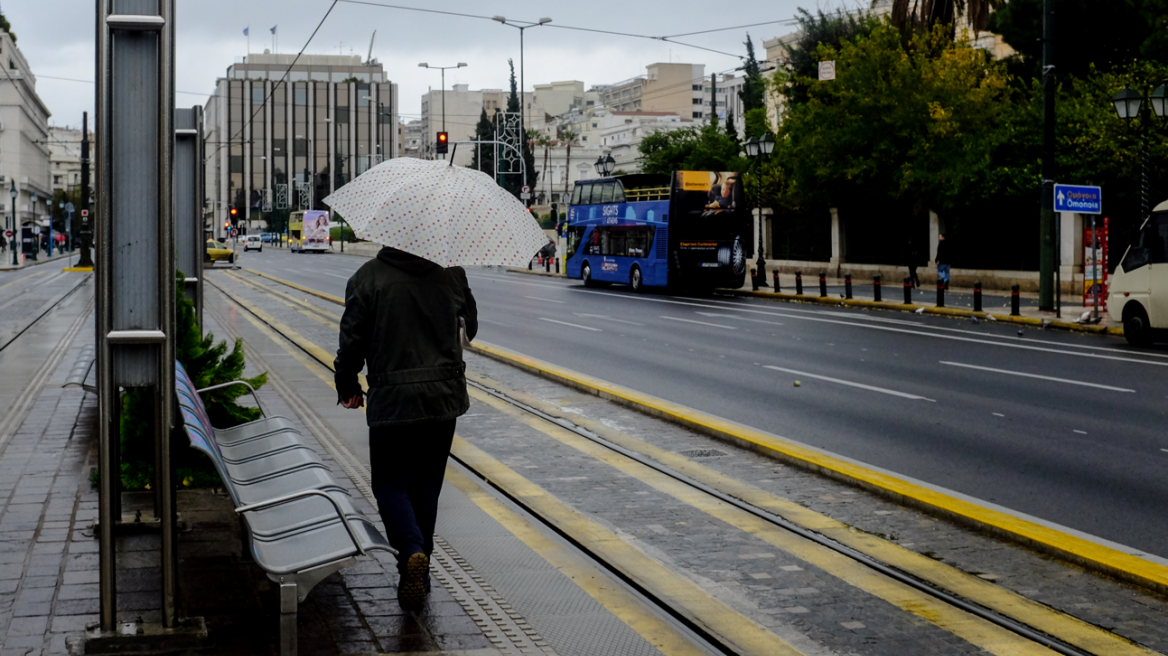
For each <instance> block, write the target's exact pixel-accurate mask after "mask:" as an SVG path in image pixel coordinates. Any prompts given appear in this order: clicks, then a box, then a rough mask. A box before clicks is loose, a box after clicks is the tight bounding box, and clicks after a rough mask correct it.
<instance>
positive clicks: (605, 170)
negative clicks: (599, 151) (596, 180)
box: [593, 154, 616, 178]
mask: <svg viewBox="0 0 1168 656" xmlns="http://www.w3.org/2000/svg"><path fill="white" fill-rule="evenodd" d="M593 166H595V167H596V174H597V175H599V176H600V177H602V178H607V177H608V176H610V175H612V170H613V169H615V168H616V160H615V159H613V158H612V155H611V154H609V156H608V157H605V156H604V155H601V156H600V157H597V158H596V164H593Z"/></svg>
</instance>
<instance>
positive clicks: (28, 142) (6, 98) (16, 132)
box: [0, 32, 52, 225]
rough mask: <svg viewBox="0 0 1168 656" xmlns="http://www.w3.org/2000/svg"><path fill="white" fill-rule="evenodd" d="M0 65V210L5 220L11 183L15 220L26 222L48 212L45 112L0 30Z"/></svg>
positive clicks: (9, 209)
mask: <svg viewBox="0 0 1168 656" xmlns="http://www.w3.org/2000/svg"><path fill="white" fill-rule="evenodd" d="M0 66H4V67H5V68H6V69H7V70H6V71H5V73H6V74H5V75H4V76H2V77H0V186H2V187H3V191H2V193H0V214H2V216H3V221H6V222H9V223H10V222H11V217H12V213H13V208H12V205H10V203H12V197H11V196H10V192H11V190H12V189H13V188H14V187H15V189H16V193H17V196H16V203H15V206H16V220H17V222H18V223H19V224H20V225H29V224H32V223H34V222H35V221H38V220H40V221H43V220H44V218H45V217H46V216H48V214H49V209H48V205H46V202H47V200H48V199H51V198H52V178H51V177H50V175H49V172H50V149H49V142H50V137H49V116H50V115H51V114H50V112H49V108H48V107H46V106H45V103H44V101H42V100H41V98H40V96H38V95H37V91H36V76H35V75H33V73H32V69H31V68H30V67H29V64H28V61H27V60H26V59H25V58H24V55H23V54H22V53H21V52H20V49H19V48H17V47H16V43H15V42H14V41H13V40H12V37H11V36H10V35H9V34H8V33H7V32H0ZM34 198H35V199H36V202H35V203H34V202H33V199H34Z"/></svg>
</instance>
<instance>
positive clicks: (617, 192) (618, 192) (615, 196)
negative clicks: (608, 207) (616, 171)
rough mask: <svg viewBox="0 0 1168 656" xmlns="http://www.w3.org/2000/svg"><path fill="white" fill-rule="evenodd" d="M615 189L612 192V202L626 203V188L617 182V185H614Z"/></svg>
mask: <svg viewBox="0 0 1168 656" xmlns="http://www.w3.org/2000/svg"><path fill="white" fill-rule="evenodd" d="M613 188H614V190H613V192H612V202H614V203H623V202H625V188H624V186H623V185H621V183H619V182H617V183H616V184H614V185H613Z"/></svg>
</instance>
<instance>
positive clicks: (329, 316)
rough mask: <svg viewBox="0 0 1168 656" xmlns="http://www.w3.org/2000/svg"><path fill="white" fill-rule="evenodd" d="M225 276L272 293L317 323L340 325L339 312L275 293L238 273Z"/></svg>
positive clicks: (329, 325)
mask: <svg viewBox="0 0 1168 656" xmlns="http://www.w3.org/2000/svg"><path fill="white" fill-rule="evenodd" d="M227 276H228V277H229V278H231V279H232V280H235V281H236V282H239V283H242V284H244V285H247V286H248V287H251V288H252V289H255V290H257V291H260V292H263V293H265V294H270V295H272V297H274V298H275V299H276V300H278V301H280V302H281V303H283V304H284V305H287V306H288V307H290V308H292V309H294V310H296V311H297V312H299V313H300V314H303V315H304V316H306V317H308V318H309V319H312V320H313V321H316V322H317V323H320V324H324V325H325V326H328V327H330V328H339V327H340V321H341V316H340V315H339V314H333V313H332V312H329V311H328V310H325V309H322V308H318V307H316V306H315V305H313V304H311V303H305V302H304V301H301V300H299V299H295V298H291V297H289V296H288V295H287V294H277V293H276V292H274V291H272V290H270V289H267V288H265V287H264V286H263V285H260V284H257V283H255V282H252V281H251V280H248V279H246V278H244V277H243V276H240V275H238V274H235V273H231V272H227Z"/></svg>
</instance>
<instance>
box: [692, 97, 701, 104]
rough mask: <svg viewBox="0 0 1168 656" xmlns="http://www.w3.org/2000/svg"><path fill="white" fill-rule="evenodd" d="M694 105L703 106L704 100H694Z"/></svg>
mask: <svg viewBox="0 0 1168 656" xmlns="http://www.w3.org/2000/svg"><path fill="white" fill-rule="evenodd" d="M693 104H695V105H700V104H702V99H701V98H694V99H693Z"/></svg>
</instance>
